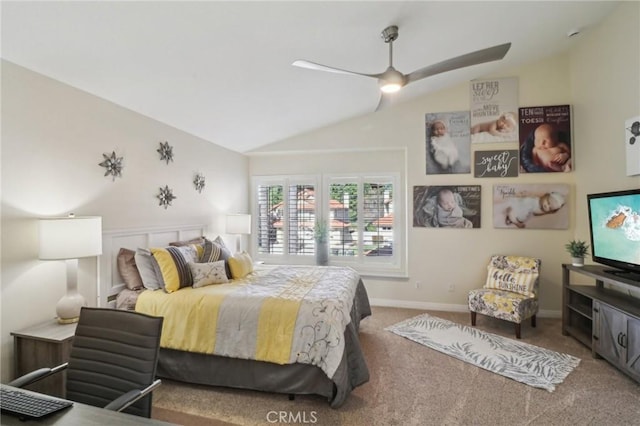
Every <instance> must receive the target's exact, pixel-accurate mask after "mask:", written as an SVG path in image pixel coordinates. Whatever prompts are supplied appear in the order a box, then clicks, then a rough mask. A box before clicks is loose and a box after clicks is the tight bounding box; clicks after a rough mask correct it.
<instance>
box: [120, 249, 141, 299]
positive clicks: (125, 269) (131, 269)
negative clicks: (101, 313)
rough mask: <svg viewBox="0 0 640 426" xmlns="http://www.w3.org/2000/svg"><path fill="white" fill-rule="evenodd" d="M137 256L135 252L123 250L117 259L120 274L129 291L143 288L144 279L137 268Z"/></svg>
mask: <svg viewBox="0 0 640 426" xmlns="http://www.w3.org/2000/svg"><path fill="white" fill-rule="evenodd" d="M135 254H136V252H135V251H133V250H129V249H126V248H121V249H120V251H119V252H118V258H117V262H118V272H119V273H120V277H121V278H122V281H124V284H125V286H126V287H127V288H128V289H129V290H137V289H139V288H142V277H141V276H140V272H138V267H137V266H136V259H135Z"/></svg>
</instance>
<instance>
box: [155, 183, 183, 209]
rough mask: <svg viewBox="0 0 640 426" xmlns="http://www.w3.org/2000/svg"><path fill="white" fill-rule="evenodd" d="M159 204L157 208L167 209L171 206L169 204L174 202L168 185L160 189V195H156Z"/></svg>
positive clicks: (173, 196) (174, 197)
mask: <svg viewBox="0 0 640 426" xmlns="http://www.w3.org/2000/svg"><path fill="white" fill-rule="evenodd" d="M157 197H158V200H160V201H159V203H158V205H159V206H162V207H164V208H165V210H166V208H167V207H169V206H170V205H171V202H172V201H173V200H175V199H176V198H178V197H176V196H175V195H173V191H172V190H171V189H169V186H168V185H165V186H164V188H162V187H160V193H159V194H158V195H157Z"/></svg>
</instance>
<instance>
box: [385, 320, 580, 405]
mask: <svg viewBox="0 0 640 426" xmlns="http://www.w3.org/2000/svg"><path fill="white" fill-rule="evenodd" d="M385 330H388V331H391V332H392V333H395V334H397V335H399V336H402V337H406V338H407V339H409V340H413V341H414V342H417V343H420V344H421V345H424V346H427V347H429V348H432V349H435V350H437V351H440V352H442V353H445V354H447V355H449V356H452V357H454V358H457V359H459V360H462V361H464V362H468V363H470V364H473V365H475V366H478V367H480V368H484V369H485V370H489V371H491V372H494V373H496V374H501V375H503V376H505V377H508V378H510V379H513V380H516V381H518V382H521V383H525V384H527V385H529V386H533V387H536V388H542V389H546V390H548V391H549V392H553V390H554V389H555V385H558V384H560V383H562V382H563V381H564V379H565V377H567V376H568V375H569V373H571V371H572V370H573V369H574V368H575V367H577V366H578V364H579V363H580V359H579V358H576V357H574V356H571V355H567V354H562V353H559V352H554V351H551V350H548V349H544V348H540V347H538V346H534V345H530V344H527V343H522V342H518V341H516V340H512V339H508V338H506V337H502V336H498V335H495V334H491V333H486V332H484V331H481V330H478V329H476V328H474V327H467V326H465V325H460V324H456V323H454V322H451V321H447V320H444V319H441V318H438V317H434V316H431V315H428V314H422V315H418V316H417V317H414V318H410V319H408V320H405V321H402V322H399V323H397V324H394V325H392V326H389V327H387V328H385Z"/></svg>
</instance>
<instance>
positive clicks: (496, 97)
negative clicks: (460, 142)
mask: <svg viewBox="0 0 640 426" xmlns="http://www.w3.org/2000/svg"><path fill="white" fill-rule="evenodd" d="M470 97H471V100H470V104H471V129H470V132H471V143H491V142H518V78H517V77H507V78H494V79H488V80H472V81H471V83H470Z"/></svg>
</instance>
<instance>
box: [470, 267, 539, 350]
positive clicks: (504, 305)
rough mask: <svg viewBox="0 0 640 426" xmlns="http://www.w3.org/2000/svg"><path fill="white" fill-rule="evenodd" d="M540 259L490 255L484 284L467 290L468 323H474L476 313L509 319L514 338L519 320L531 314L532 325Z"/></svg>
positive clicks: (536, 308) (518, 328) (534, 323)
mask: <svg viewBox="0 0 640 426" xmlns="http://www.w3.org/2000/svg"><path fill="white" fill-rule="evenodd" d="M541 263H542V262H541V260H540V259H536V258H533V257H524V256H504V255H494V256H492V257H491V261H490V263H489V265H488V266H487V270H488V272H487V279H486V282H485V284H484V287H483V288H480V289H476V290H471V291H470V292H469V311H470V312H471V325H472V326H475V325H476V314H478V313H480V314H482V315H487V316H490V317H494V318H498V319H502V320H506V321H511V322H513V323H515V331H516V338H518V339H520V338H521V324H522V322H524V321H526V320H527V319H529V318H531V326H532V327H535V326H536V314H537V313H538V287H539V276H540V265H541Z"/></svg>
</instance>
